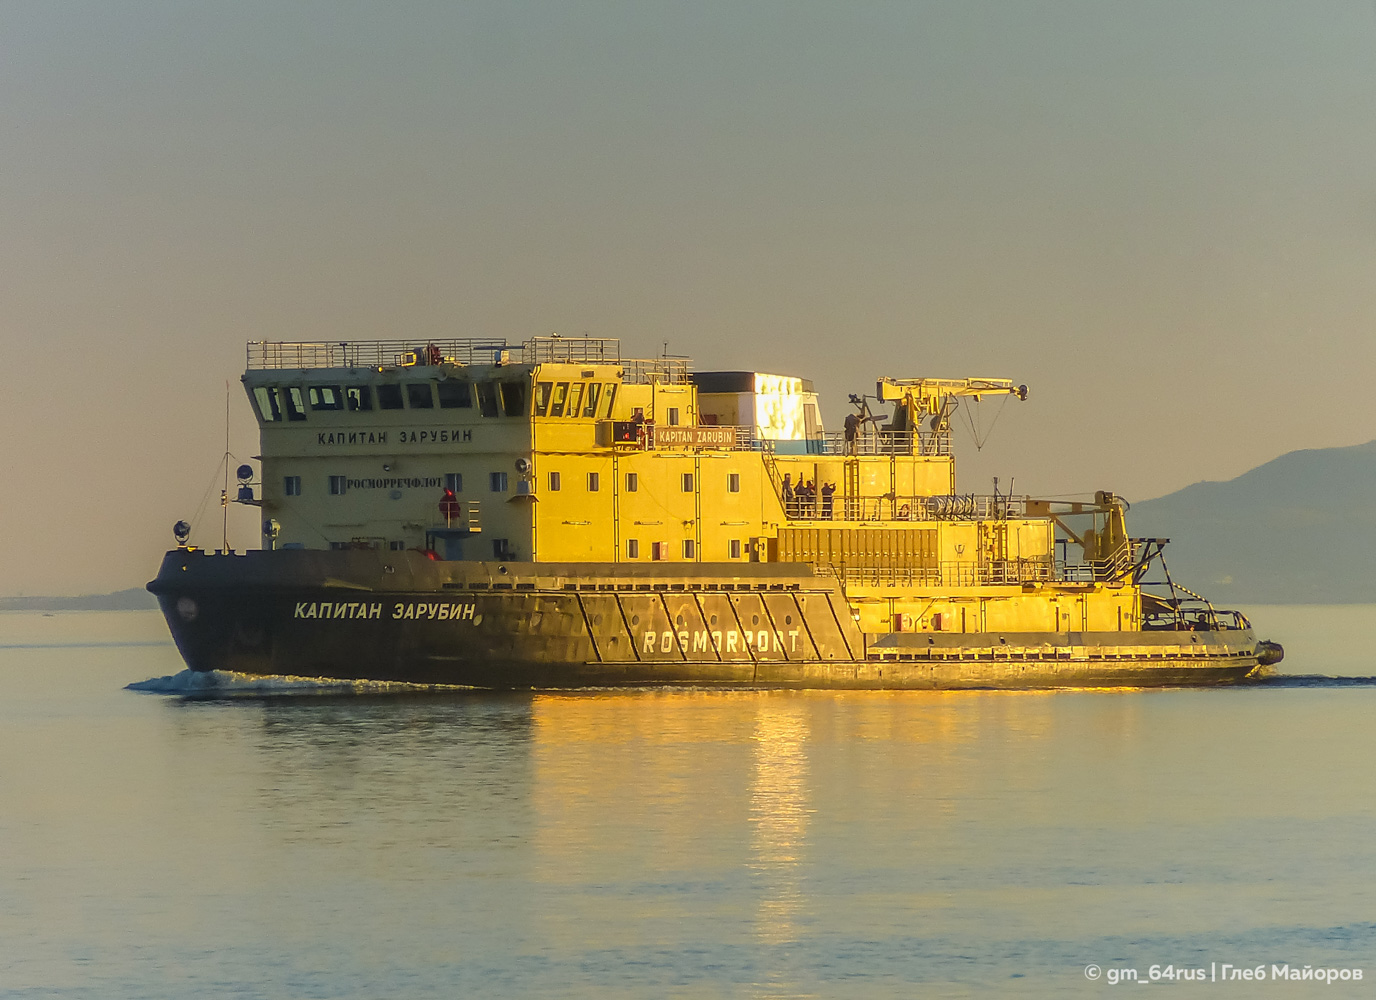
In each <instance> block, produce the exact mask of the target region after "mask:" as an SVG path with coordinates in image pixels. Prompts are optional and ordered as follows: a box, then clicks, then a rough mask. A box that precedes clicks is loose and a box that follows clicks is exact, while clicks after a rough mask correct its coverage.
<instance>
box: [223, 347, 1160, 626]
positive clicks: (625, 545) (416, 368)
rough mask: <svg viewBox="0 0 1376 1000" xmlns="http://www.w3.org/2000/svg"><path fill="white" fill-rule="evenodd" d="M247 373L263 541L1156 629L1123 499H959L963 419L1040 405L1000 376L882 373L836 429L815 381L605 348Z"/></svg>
mask: <svg viewBox="0 0 1376 1000" xmlns="http://www.w3.org/2000/svg"><path fill="white" fill-rule="evenodd" d="M244 383H245V387H246V389H247V391H248V395H249V397H250V399H251V400H252V401H253V405H254V409H255V413H256V414H257V416H258V419H259V422H260V425H261V428H262V455H261V461H262V477H261V495H260V496H259V497H257V498H255V502H258V503H261V505H262V508H263V517H264V530H265V540H264V545H265V547H277V548H305V549H319V548H378V549H396V550H401V549H425V550H427V551H433V552H434V553H435V554H436V556H437V557H439V558H443V559H458V560H482V561H498V562H503V563H522V562H537V563H587V564H590V565H589V573H590V574H595V573H596V572H597V569H596V567H597V565H605V564H617V563H653V562H665V563H674V562H692V563H712V564H722V570H723V572H730V566H729V564H748V563H751V562H788V563H808V564H810V565H811V566H812V568H813V572H814V573H816V574H818V575H834V576H835V577H836V578H838V579H839V580H840V581H841V583H842V585H843V586H844V588H845V593H846V597H847V600H848V601H849V602H850V604H851V607H852V611H853V614H854V616H855V617H856V619H857V621H858V622H859V625H860V627H861V629H862V630H863V631H865V632H867V633H887V632H924V631H925V632H996V631H1009V632H1083V631H1132V630H1135V629H1139V628H1140V627H1141V624H1142V599H1141V593H1140V588H1139V587H1138V585H1137V582H1136V579H1135V578H1134V575H1133V570H1134V566H1135V563H1134V558H1133V545H1132V543H1131V541H1130V540H1129V539H1128V537H1127V535H1126V531H1125V528H1124V523H1123V507H1122V504H1121V502H1120V501H1118V500H1117V499H1116V498H1114V497H1113V496H1112V495H1111V494H1101V495H1100V496H1098V497H1097V498H1096V501H1095V502H1094V503H1092V504H1082V505H1058V506H1057V505H1052V504H1050V503H1047V502H1039V501H1034V500H1029V499H1028V498H1025V497H1009V496H992V497H989V496H973V495H968V496H962V495H959V494H957V493H956V480H955V466H954V460H953V457H952V455H951V453H950V426H949V415H950V412H951V407H952V406H953V405H954V404H955V401H956V400H958V399H959V398H960V397H963V396H976V397H978V396H981V395H986V394H1013V395H1019V396H1021V397H1023V398H1025V396H1026V388H1025V387H1021V386H1013V384H1012V383H1011V382H1007V381H1004V380H997V379H967V380H935V379H909V380H898V379H887V378H886V379H883V380H881V382H880V383H879V386H878V392H877V396H876V398H877V399H878V400H879V402H880V403H881V404H883V405H891V406H892V407H893V409H892V413H891V414H887V415H886V416H885V417H874V416H872V415H870V414H869V413H868V409H867V407H866V405H865V404H864V403H863V402H861V404H860V406H861V412H860V413H858V414H857V415H854V416H853V417H852V418H849V419H848V420H847V424H846V429H845V430H843V431H839V432H835V431H834V432H827V431H825V430H824V429H823V425H822V421H821V413H820V409H819V407H818V406H817V403H816V397H815V394H814V393H812V390H811V386H810V384H809V383H806V382H805V380H802V379H797V378H794V377H791V376H778V375H767V374H762V373H735V372H732V373H698V374H690V372H689V370H688V366H687V364H686V363H685V362H684V361H682V360H681V359H674V358H658V359H649V360H627V359H622V358H621V357H620V353H619V346H618V345H617V344H616V342H614V341H604V340H592V339H573V338H570V339H562V338H538V339H535V340H532V341H528V342H526V343H525V344H522V345H520V346H519V347H510V346H508V345H505V344H501V343H487V342H480V341H445V342H437V343H432V344H415V343H411V342H405V343H403V342H383V341H379V342H369V343H360V344H252V345H250V349H249V366H248V371H247V373H246V374H245V376H244ZM884 420H886V421H887V422H881V421H884ZM446 490H450V491H452V497H446V494H445V491H446ZM1058 529H1059V537H1060V539H1061V541H1060V543H1059V544H1060V545H1061V546H1062V548H1061V550H1060V552H1059V553H1058ZM1071 545H1073V546H1074V549H1075V552H1076V554H1077V555H1078V556H1079V558H1076V559H1071V558H1069V556H1070V546H1071Z"/></svg>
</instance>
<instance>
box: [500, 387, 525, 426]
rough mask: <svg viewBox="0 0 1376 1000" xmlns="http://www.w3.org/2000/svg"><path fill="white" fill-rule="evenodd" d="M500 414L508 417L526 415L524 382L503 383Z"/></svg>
mask: <svg viewBox="0 0 1376 1000" xmlns="http://www.w3.org/2000/svg"><path fill="white" fill-rule="evenodd" d="M501 386H502V412H503V413H505V414H506V415H507V416H508V417H524V416H525V415H526V384H525V383H524V382H503V383H501Z"/></svg>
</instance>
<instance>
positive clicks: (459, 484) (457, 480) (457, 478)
mask: <svg viewBox="0 0 1376 1000" xmlns="http://www.w3.org/2000/svg"><path fill="white" fill-rule="evenodd" d="M444 488H445V489H447V490H453V491H454V492H455V493H462V492H463V473H462V472H446V473H445V474H444Z"/></svg>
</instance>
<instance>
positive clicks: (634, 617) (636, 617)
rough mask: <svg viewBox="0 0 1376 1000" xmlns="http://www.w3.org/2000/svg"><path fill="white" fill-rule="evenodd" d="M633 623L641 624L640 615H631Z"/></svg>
mask: <svg viewBox="0 0 1376 1000" xmlns="http://www.w3.org/2000/svg"><path fill="white" fill-rule="evenodd" d="M631 624H632V625H639V624H640V616H639V615H631Z"/></svg>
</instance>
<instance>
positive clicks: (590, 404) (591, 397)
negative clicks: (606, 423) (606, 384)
mask: <svg viewBox="0 0 1376 1000" xmlns="http://www.w3.org/2000/svg"><path fill="white" fill-rule="evenodd" d="M601 398H602V384H601V383H600V382H589V383H588V398H587V399H586V400H585V401H584V404H583V416H585V417H595V416H597V401H598V400H599V399H601Z"/></svg>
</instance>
